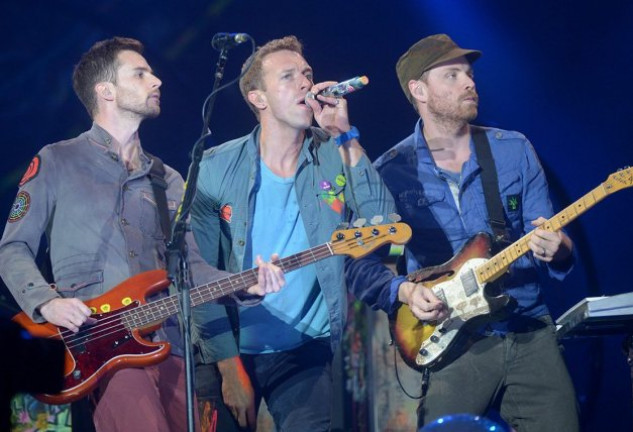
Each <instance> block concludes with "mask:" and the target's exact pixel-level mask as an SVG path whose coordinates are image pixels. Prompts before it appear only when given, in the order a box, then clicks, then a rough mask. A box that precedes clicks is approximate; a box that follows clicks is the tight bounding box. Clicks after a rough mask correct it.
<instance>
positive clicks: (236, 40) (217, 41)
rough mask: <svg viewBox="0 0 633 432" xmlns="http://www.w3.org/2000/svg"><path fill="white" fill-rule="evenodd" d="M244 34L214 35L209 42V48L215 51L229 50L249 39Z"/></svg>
mask: <svg viewBox="0 0 633 432" xmlns="http://www.w3.org/2000/svg"><path fill="white" fill-rule="evenodd" d="M249 37H250V36H249V35H247V34H246V33H216V34H215V35H213V39H212V40H211V46H212V47H213V49H215V50H217V51H222V50H223V49H231V48H233V47H235V46H238V45H239V44H241V43H244V42H246V41H247V40H248V39H249Z"/></svg>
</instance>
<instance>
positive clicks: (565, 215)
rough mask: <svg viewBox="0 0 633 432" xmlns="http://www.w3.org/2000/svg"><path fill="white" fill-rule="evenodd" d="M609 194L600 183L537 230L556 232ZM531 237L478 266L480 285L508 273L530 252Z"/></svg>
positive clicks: (518, 241) (527, 236)
mask: <svg viewBox="0 0 633 432" xmlns="http://www.w3.org/2000/svg"><path fill="white" fill-rule="evenodd" d="M609 193H611V191H609V190H608V188H607V187H606V185H605V184H604V183H602V184H600V185H599V186H598V187H596V188H595V189H593V190H591V191H590V192H589V193H587V194H585V195H584V196H583V197H581V198H580V199H579V200H577V201H576V202H574V203H573V204H571V205H569V206H567V207H566V208H565V209H563V210H562V211H561V212H560V213H558V214H556V215H554V216H553V217H552V218H551V219H549V220H548V221H546V222H545V223H544V224H543V225H541V226H540V227H539V228H542V229H545V230H547V231H558V230H560V229H561V228H563V227H565V226H566V225H567V224H569V223H570V222H571V221H573V220H575V219H576V218H577V217H578V216H580V215H581V214H583V213H584V212H586V211H587V210H589V209H590V208H591V207H593V206H594V205H595V204H597V203H599V202H600V201H602V200H603V199H604V198H605V197H606V196H607V195H609ZM531 236H532V233H528V234H526V235H524V236H523V237H521V238H520V239H519V240H517V241H515V242H514V243H512V244H511V245H510V246H508V247H506V248H505V249H504V250H503V251H501V252H499V253H498V254H496V255H495V256H493V257H492V258H491V259H490V260H488V261H487V262H486V263H485V264H482V265H481V266H479V267H478V268H477V269H476V271H475V273H476V274H477V278H478V279H479V281H480V283H487V282H493V281H495V280H497V279H498V278H499V277H501V276H502V275H503V274H504V273H505V272H506V271H508V268H509V267H510V265H511V264H512V263H513V262H514V261H516V260H517V259H519V258H520V257H522V256H523V255H524V254H525V253H527V252H528V251H529V250H530V248H529V246H528V242H529V240H530V237H531Z"/></svg>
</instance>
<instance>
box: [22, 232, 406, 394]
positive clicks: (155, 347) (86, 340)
mask: <svg viewBox="0 0 633 432" xmlns="http://www.w3.org/2000/svg"><path fill="white" fill-rule="evenodd" d="M410 238H411V228H410V227H409V226H408V225H406V224H404V223H392V224H384V225H376V226H368V227H362V228H350V229H345V230H338V231H335V232H334V233H333V234H332V237H331V241H330V242H327V243H324V244H322V245H320V246H316V247H313V248H311V249H308V250H305V251H303V252H299V253H297V254H294V255H291V256H289V257H286V258H283V259H280V260H277V261H275V262H274V264H276V265H277V266H278V267H280V268H281V269H282V270H283V271H284V272H286V273H287V272H290V271H292V270H296V269H298V268H300V267H303V266H306V265H308V264H312V263H314V262H317V261H320V260H322V259H325V258H328V257H330V256H334V255H348V256H350V257H352V258H359V257H362V256H364V255H366V254H368V253H370V252H372V251H373V250H375V249H376V248H378V247H380V246H382V245H385V244H388V243H394V244H404V243H406V242H407V241H408V240H409V239H410ZM256 283H257V269H256V268H255V269H250V270H247V271H244V272H242V273H238V274H234V275H231V276H229V277H226V278H223V279H220V280H217V281H214V282H211V283H208V284H206V285H202V286H199V287H196V288H192V289H191V290H190V295H191V306H192V307H195V306H198V305H201V304H203V303H207V302H210V301H213V300H217V299H219V298H220V297H224V296H227V295H229V294H231V293H234V292H237V291H240V290H243V289H246V288H248V287H250V286H253V285H255V284H256ZM169 284H170V281H169V279H168V278H167V273H166V272H165V271H164V270H152V271H148V272H144V273H140V274H138V275H136V276H133V277H131V278H129V279H127V280H125V281H124V282H122V283H121V284H119V285H117V286H116V287H115V288H113V289H112V290H110V291H109V292H107V293H106V294H104V295H102V296H99V297H97V298H94V299H92V300H90V301H87V302H86V305H87V306H88V307H90V308H91V309H92V310H93V314H92V315H91V318H94V320H95V322H94V323H92V324H91V325H89V326H87V325H84V326H82V327H81V328H80V330H79V332H77V333H73V332H71V331H69V330H65V329H61V328H59V327H57V326H55V325H53V324H50V323H44V324H36V323H34V322H33V321H32V320H31V319H30V318H29V317H28V316H27V315H26V314H25V313H24V312H22V313H19V314H17V315H15V316H14V317H13V320H14V321H15V322H17V323H19V324H21V325H22V326H23V327H24V328H25V329H26V330H27V331H28V332H29V333H30V334H31V335H33V336H36V337H43V338H54V339H59V340H62V341H63V342H64V344H65V346H66V351H65V366H64V385H63V390H62V391H61V392H60V393H58V394H38V395H35V396H36V398H37V399H39V400H41V401H42V402H45V403H49V404H62V403H68V402H72V401H74V400H77V399H79V398H81V397H83V396H84V395H86V394H88V393H89V392H91V391H92V390H93V389H94V388H95V387H96V385H97V383H98V381H99V380H100V379H101V378H103V377H104V376H105V375H106V374H110V373H113V372H114V371H117V370H119V369H123V368H126V367H144V366H149V365H153V364H156V363H159V362H161V361H162V360H164V359H165V358H166V357H167V356H168V355H169V351H170V345H169V343H168V342H150V341H147V340H145V339H144V338H143V337H142V336H143V335H147V334H148V333H150V332H153V331H155V330H156V329H158V328H159V327H160V325H161V324H162V322H163V321H164V320H165V319H167V318H168V317H170V316H171V315H175V314H177V313H178V312H179V311H180V306H179V300H178V295H177V294H174V295H171V296H168V297H164V298H162V299H160V300H156V301H152V302H149V303H148V302H147V301H146V297H148V296H150V295H151V294H154V293H156V292H158V291H161V290H164V289H166V288H167V287H168V286H169Z"/></svg>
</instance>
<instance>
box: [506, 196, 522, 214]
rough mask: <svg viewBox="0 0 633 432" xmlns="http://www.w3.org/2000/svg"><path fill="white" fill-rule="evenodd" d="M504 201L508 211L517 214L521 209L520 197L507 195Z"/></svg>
mask: <svg viewBox="0 0 633 432" xmlns="http://www.w3.org/2000/svg"><path fill="white" fill-rule="evenodd" d="M506 200H507V201H506V203H507V205H508V211H511V212H517V211H519V210H520V209H521V195H508V196H507V198H506Z"/></svg>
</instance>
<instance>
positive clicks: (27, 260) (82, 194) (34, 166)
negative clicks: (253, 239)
mask: <svg viewBox="0 0 633 432" xmlns="http://www.w3.org/2000/svg"><path fill="white" fill-rule="evenodd" d="M140 159H141V166H140V168H139V169H138V170H136V171H134V172H133V173H131V174H130V173H128V171H127V168H126V167H125V166H124V164H123V162H122V161H120V160H119V156H118V154H117V152H116V151H114V148H113V146H112V137H111V136H110V135H109V134H108V133H107V132H106V131H105V130H104V129H102V128H100V127H99V126H97V125H96V124H94V125H93V127H92V129H91V130H89V131H87V132H84V133H82V134H81V135H79V136H77V137H75V138H73V139H70V140H66V141H61V142H58V143H55V144H50V145H47V146H45V147H44V148H42V149H41V150H40V151H39V153H38V154H37V156H36V157H35V159H34V160H33V162H32V163H31V167H30V168H29V170H28V171H27V174H26V175H25V177H24V178H23V180H22V182H21V184H20V188H19V191H18V196H17V198H16V201H15V203H14V205H13V209H12V211H11V214H10V216H9V221H8V222H7V224H6V226H5V230H4V235H3V237H2V240H1V241H0V275H1V276H2V279H3V280H4V282H5V283H6V285H7V287H8V288H9V290H10V291H11V293H12V294H13V296H14V297H15V299H16V301H17V302H18V304H19V305H20V307H21V308H22V309H23V310H24V311H25V312H26V314H27V315H28V316H29V317H31V318H32V319H33V320H34V321H36V322H41V321H43V317H42V316H41V315H40V314H39V312H38V310H37V307H38V306H40V305H42V304H43V303H45V302H46V301H48V300H51V299H53V298H56V297H76V298H79V299H82V300H87V299H92V298H94V297H97V296H100V295H102V294H104V293H106V292H107V291H109V290H110V289H112V288H113V287H115V286H116V285H118V284H119V283H121V282H123V281H124V280H126V279H128V278H129V277H131V276H133V275H136V274H138V273H141V272H144V271H148V270H155V269H161V268H165V249H166V246H165V237H164V234H163V232H162V230H161V227H160V222H159V216H158V211H157V207H156V200H155V198H154V192H153V190H152V187H151V183H150V181H149V177H148V176H147V174H148V173H149V170H150V167H151V164H152V161H151V159H150V158H149V157H147V156H146V155H145V154H144V153H141V155H140ZM165 170H166V174H165V180H166V182H167V184H168V188H167V191H166V195H167V206H168V209H169V213H170V216H171V217H172V218H173V216H174V214H175V212H176V210H177V206H178V204H179V203H180V200H181V198H182V194H183V190H184V189H183V187H184V182H183V180H182V177H181V176H180V174H178V173H177V172H176V171H175V170H173V169H172V168H170V167H169V166H167V165H165ZM44 234H46V236H47V241H48V245H49V247H50V258H51V264H52V272H53V276H54V282H55V287H56V289H51V286H50V285H49V284H48V282H47V281H46V280H45V279H44V277H43V276H42V274H41V273H40V270H39V269H38V267H37V265H36V263H35V260H34V257H35V256H36V254H37V251H38V248H39V246H40V242H41V240H42V236H43V235H44ZM186 241H187V244H188V246H189V260H190V269H191V271H192V273H193V282H194V283H195V284H197V285H200V284H203V283H206V282H210V281H213V280H215V279H218V278H220V277H222V276H226V273H224V272H221V271H218V270H217V269H215V268H213V267H211V266H209V265H208V264H206V263H205V262H204V260H203V259H202V258H201V257H200V255H199V253H198V249H197V246H196V244H195V241H194V239H193V236H192V235H191V233H189V234H188V235H187V237H186ZM121 306H122V305H118V306H117V305H112V309H116V308H117V307H121ZM215 307H218V308H221V307H222V306H219V305H215ZM164 330H167V335H165V334H162V336H164V337H169V340H170V341H171V342H173V343H176V344H178V343H179V342H180V332H179V329H178V326H177V320H176V319H175V317H172V319H171V320H170V321H168V322H167V323H166V325H165V326H164ZM174 348H175V351H176V352H177V351H178V346H175V347H174Z"/></svg>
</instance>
